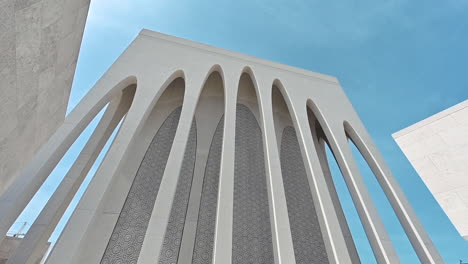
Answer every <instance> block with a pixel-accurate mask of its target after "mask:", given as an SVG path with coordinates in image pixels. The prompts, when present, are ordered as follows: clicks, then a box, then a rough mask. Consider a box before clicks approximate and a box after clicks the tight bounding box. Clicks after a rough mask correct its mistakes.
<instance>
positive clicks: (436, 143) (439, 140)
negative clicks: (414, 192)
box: [393, 100, 468, 240]
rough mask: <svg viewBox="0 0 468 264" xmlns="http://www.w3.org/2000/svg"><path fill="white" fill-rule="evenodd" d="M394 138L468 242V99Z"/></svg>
mask: <svg viewBox="0 0 468 264" xmlns="http://www.w3.org/2000/svg"><path fill="white" fill-rule="evenodd" d="M393 138H394V139H395V141H396V142H397V143H398V145H399V146H400V148H401V150H402V151H403V153H405V155H406V157H407V158H408V160H409V161H410V162H411V164H412V165H413V167H414V168H415V169H416V171H417V172H418V174H419V176H420V177H421V178H422V180H423V181H424V183H425V184H426V186H427V187H428V188H429V190H430V191H431V193H432V194H433V195H434V197H435V199H436V200H437V202H438V203H439V205H440V206H441V207H442V209H443V210H444V212H445V213H446V214H447V216H448V217H449V219H450V220H451V221H452V223H453V225H454V226H455V227H456V229H457V230H458V232H459V233H460V235H461V236H462V237H464V238H465V239H467V240H468V177H467V176H468V100H466V101H464V102H461V103H459V104H457V105H455V106H452V107H450V108H448V109H446V110H444V111H442V112H440V113H437V114H435V115H433V116H431V117H428V118H427V119H424V120H422V121H420V122H418V123H416V124H414V125H412V126H410V127H407V128H405V129H403V130H401V131H399V132H397V133H395V134H393Z"/></svg>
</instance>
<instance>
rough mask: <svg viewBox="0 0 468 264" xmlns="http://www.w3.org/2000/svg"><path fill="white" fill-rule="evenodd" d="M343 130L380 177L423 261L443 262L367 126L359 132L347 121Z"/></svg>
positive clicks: (391, 202) (344, 122)
mask: <svg viewBox="0 0 468 264" xmlns="http://www.w3.org/2000/svg"><path fill="white" fill-rule="evenodd" d="M343 129H344V133H345V135H346V138H347V139H348V141H349V144H352V145H354V147H355V148H356V149H357V151H358V152H359V154H360V155H361V156H362V158H363V159H364V162H365V163H366V165H367V166H368V167H369V168H370V170H371V171H372V174H373V175H374V176H375V178H376V179H377V181H378V183H379V185H380V187H381V188H382V190H383V192H384V193H385V196H386V198H387V199H388V201H389V202H390V205H391V206H392V208H393V211H394V212H395V214H396V216H397V218H398V220H399V223H400V224H401V227H402V228H403V229H404V230H405V234H406V235H407V237H408V239H409V242H410V243H411V245H412V247H413V248H414V250H415V252H416V254H417V256H418V258H419V260H420V261H421V262H423V263H439V262H441V261H442V258H441V256H440V255H439V253H438V252H437V249H436V248H435V246H434V244H433V242H432V240H431V239H430V237H429V236H428V234H427V232H426V231H425V229H424V227H423V226H422V224H421V223H420V222H419V219H418V217H417V215H416V214H415V212H414V211H413V209H412V208H411V206H410V204H409V202H408V200H407V198H406V196H405V195H404V193H403V191H402V190H401V188H400V187H399V185H398V183H397V182H396V180H395V178H394V177H393V175H392V174H391V172H390V169H389V168H388V167H387V165H386V164H385V162H384V160H383V159H382V158H381V157H380V155H379V153H378V152H377V151H376V147H375V146H374V145H373V143H372V141H371V139H370V137H369V136H368V135H367V133H366V131H365V129H361V133H359V132H358V131H357V130H356V129H355V128H354V127H353V126H352V125H351V124H350V122H348V121H347V120H345V121H343ZM364 137H365V138H364ZM350 147H351V146H350Z"/></svg>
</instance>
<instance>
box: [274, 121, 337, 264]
mask: <svg viewBox="0 0 468 264" xmlns="http://www.w3.org/2000/svg"><path fill="white" fill-rule="evenodd" d="M281 171H282V173H283V178H284V179H283V181H284V189H285V191H286V200H287V203H288V214H289V221H290V223H291V234H292V239H293V243H294V253H295V255H296V261H297V263H317V264H325V263H329V262H328V257H327V251H326V249H325V244H324V242H323V238H322V232H321V231H320V224H319V222H318V219H317V215H316V213H315V212H316V211H315V208H314V202H313V200H312V194H311V192H310V188H308V186H309V183H308V180H307V175H306V172H305V168H304V163H303V161H302V158H301V149H300V146H299V143H298V141H297V136H296V131H295V130H294V127H291V126H288V127H286V128H285V129H284V130H283V136H282V140H281Z"/></svg>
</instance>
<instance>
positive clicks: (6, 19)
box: [0, 0, 89, 194]
mask: <svg viewBox="0 0 468 264" xmlns="http://www.w3.org/2000/svg"><path fill="white" fill-rule="evenodd" d="M88 7H89V0H0V94H1V96H0V122H1V125H0V161H1V162H0V194H1V193H2V192H3V191H4V190H5V189H6V187H7V186H8V185H9V184H10V183H11V181H12V179H13V178H14V175H15V173H16V172H17V171H18V170H19V169H21V168H23V167H24V165H25V164H27V163H28V162H29V161H30V159H31V158H32V156H33V154H34V153H36V151H37V150H38V148H39V147H40V146H41V145H42V144H43V143H44V142H45V141H46V140H47V139H48V138H49V136H50V135H51V134H52V133H53V132H54V131H55V130H56V129H57V127H58V126H59V125H60V124H61V123H62V122H63V120H64V118H65V111H66V109H67V104H68V97H69V94H70V88H71V84H72V80H73V75H74V73H75V66H76V62H77V58H78V52H79V48H80V44H81V38H82V35H83V30H84V25H85V21H86V17H87V14H88Z"/></svg>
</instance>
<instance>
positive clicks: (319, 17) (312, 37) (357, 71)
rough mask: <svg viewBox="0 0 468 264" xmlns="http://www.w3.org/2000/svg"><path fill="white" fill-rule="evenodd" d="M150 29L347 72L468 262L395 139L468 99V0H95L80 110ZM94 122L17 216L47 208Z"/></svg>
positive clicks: (382, 206)
mask: <svg viewBox="0 0 468 264" xmlns="http://www.w3.org/2000/svg"><path fill="white" fill-rule="evenodd" d="M142 28H148V29H152V30H155V31H159V32H163V33H166V34H170V35H174V36H177V37H182V38H187V39H190V40H194V41H198V42H202V43H205V44H209V45H213V46H217V47H221V48H225V49H230V50H234V51H238V52H241V53H246V54H249V55H253V56H257V57H261V58H264V59H268V60H272V61H276V62H280V63H284V64H289V65H293V66H296V67H301V68H304V69H308V70H312V71H317V72H321V73H325V74H330V75H333V76H337V77H338V79H339V80H340V82H341V84H342V86H343V89H344V90H345V92H346V94H347V95H348V96H349V98H350V100H351V102H352V103H353V105H354V107H355V109H356V111H357V112H358V114H359V115H360V117H361V119H362V121H363V123H364V124H365V126H366V127H367V128H368V131H369V132H370V134H371V136H372V137H373V139H374V141H375V143H376V144H377V146H378V147H379V149H380V151H381V152H382V154H383V156H384V158H385V159H386V161H387V162H388V164H389V166H390V168H391V169H392V171H393V173H394V175H395V177H396V178H397V180H398V182H399V183H400V184H401V186H402V188H403V190H404V191H405V193H406V194H407V196H408V198H409V200H410V202H411V204H412V205H413V207H414V208H415V210H416V213H417V215H418V216H419V217H420V219H421V221H422V223H423V225H424V226H425V227H426V228H427V230H428V232H429V235H430V236H431V238H432V239H433V241H434V243H435V245H436V246H437V248H438V249H439V251H440V253H441V254H442V256H443V258H444V259H445V261H446V262H447V263H459V259H464V260H465V261H466V262H468V242H467V241H465V240H463V239H462V238H461V237H460V236H459V235H458V233H457V231H456V230H455V228H454V227H453V226H452V224H451V223H450V221H449V220H448V218H447V217H446V216H445V215H444V213H443V212H442V210H441V209H440V207H439V206H438V204H437V203H436V202H435V200H434V199H433V197H432V196H431V195H430V193H429V192H428V190H427V188H426V187H425V185H424V184H423V182H422V181H421V180H420V179H419V176H418V175H417V174H416V172H415V171H414V169H413V168H412V166H411V165H410V164H409V162H408V161H407V159H406V158H405V156H404V155H403V153H402V152H401V151H400V149H399V148H398V146H397V145H396V144H395V142H394V141H393V139H392V138H391V134H392V133H394V132H396V131H398V130H400V129H402V128H405V127H407V126H409V125H411V124H413V123H415V122H417V121H420V120H422V119H424V118H426V117H428V116H430V115H432V114H435V113H437V112H439V111H441V110H443V109H445V108H447V107H450V106H452V105H455V104H457V103H459V102H461V101H463V100H465V99H467V98H468V78H467V76H468V0H444V1H433V0H426V1H403V0H385V1H382V0H366V1H359V0H355V1H336V0H332V1H319V0H309V1H306V0H289V1H284V0H283V1H279V0H269V1H266V0H262V1H260V0H237V1H225V0H219V1H207V0H199V1H193V0H180V1H161V0H92V4H91V7H90V13H89V16H88V22H87V25H86V30H85V34H84V38H83V43H82V48H81V52H80V58H79V60H78V66H77V71H76V75H75V80H74V83H73V88H72V92H71V97H70V103H69V110H71V109H73V107H74V106H75V105H76V104H77V103H78V102H79V100H80V99H81V98H82V97H83V96H84V95H85V94H86V92H87V91H88V90H89V89H90V88H91V87H92V86H93V84H94V83H95V82H96V81H97V80H98V79H99V78H100V77H101V76H102V74H103V73H104V72H105V71H106V70H107V69H108V68H109V66H110V65H111V64H112V63H113V62H114V61H115V60H116V58H117V57H118V56H119V55H120V54H121V53H122V52H123V50H124V49H125V48H126V47H127V46H128V45H129V43H130V42H131V41H132V40H133V39H134V38H135V37H136V35H137V34H138V32H139V31H140V30H141V29H142ZM92 126H93V125H90V128H89V129H87V131H85V132H84V133H83V135H82V137H80V139H79V140H78V141H77V143H76V144H74V145H73V147H72V149H71V150H70V151H69V152H68V154H67V155H66V157H65V158H64V159H63V161H62V162H61V163H60V164H59V165H58V167H57V168H56V170H55V171H54V172H53V174H52V177H51V179H49V180H48V181H47V182H46V184H44V186H43V188H42V189H41V190H40V192H38V194H37V195H36V199H35V200H34V202H32V203H31V204H30V206H29V207H28V211H25V212H24V214H23V215H22V216H21V217H20V219H19V220H18V221H28V222H31V219H33V218H34V215H37V212H38V211H39V208H40V207H41V204H42V206H43V204H44V203H45V201H46V200H47V197H48V196H49V195H50V193H51V191H53V190H54V189H55V188H56V186H57V184H58V182H59V181H60V178H61V177H63V175H64V174H65V173H66V171H67V169H68V168H69V166H70V165H71V161H72V160H73V157H74V156H75V157H76V155H77V154H78V152H79V149H80V145H83V142H85V140H86V137H87V136H89V133H90V131H92ZM101 158H102V155H101ZM360 159H361V158H360V157H358V160H360ZM359 164H360V165H361V167H362V173H363V176H364V178H365V182H366V184H368V187H369V189H370V192H371V195H372V197H373V198H375V200H376V207H377V208H378V209H379V213H380V214H381V216H382V219H383V220H384V224H385V226H386V227H387V229H388V232H389V233H390V236H391V239H392V241H393V242H394V244H395V247H396V248H397V252H398V254H399V255H400V257H401V260H402V262H403V263H418V260H417V257H416V255H415V254H414V252H413V251H412V249H411V245H410V244H409V242H408V240H407V239H406V237H405V235H404V233H403V231H402V229H401V226H399V224H398V223H397V220H396V217H395V215H394V214H393V213H392V212H391V210H390V206H389V204H388V202H387V201H386V199H385V197H384V196H383V193H382V191H381V190H380V187H379V186H378V184H377V183H376V181H375V179H373V176H372V175H371V172H370V171H369V169H368V168H367V167H366V166H365V164H364V162H363V161H362V160H360V162H359ZM95 169H96V166H95V167H94V168H93V170H92V171H91V173H90V175H89V177H88V179H87V180H88V181H89V179H90V178H91V177H92V175H93V172H94V171H95ZM332 170H333V172H334V179H335V180H336V182H337V186H338V190H339V191H340V198H342V199H341V200H342V201H343V204H344V210H345V213H346V216H347V218H348V220H349V222H350V226H351V229H352V232H353V235H354V236H355V239H356V244H357V246H358V250H359V253H360V257H361V258H362V261H363V263H374V262H375V259H374V258H373V256H372V252H371V250H370V248H369V245H368V242H367V241H366V239H365V234H364V233H363V230H362V227H361V226H360V225H359V223H358V221H357V214H356V212H355V211H354V209H353V207H352V204H351V202H350V198H349V195H348V194H347V192H346V188H345V187H344V183H343V181H342V179H340V177H338V176H340V175H339V172H338V170H337V169H336V165H334V164H332ZM82 191H83V188H82V189H81V191H80V193H82ZM41 201H42V202H41ZM74 204H76V200H75V203H74ZM72 208H73V205H72V206H71V207H70V208H69V210H68V212H67V214H66V215H69V213H70V212H71V210H72ZM64 223H65V219H63V220H62V222H61V224H60V226H62V227H63V224H64ZM18 225H19V224H17V225H16V226H15V228H18ZM58 233H59V232H56V233H55V234H54V235H53V236H52V240H54V239H55V238H56V236H57V235H58Z"/></svg>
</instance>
